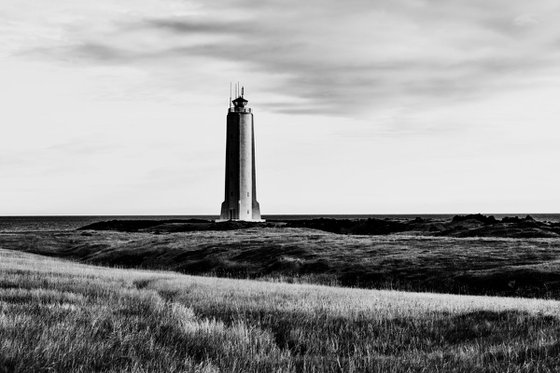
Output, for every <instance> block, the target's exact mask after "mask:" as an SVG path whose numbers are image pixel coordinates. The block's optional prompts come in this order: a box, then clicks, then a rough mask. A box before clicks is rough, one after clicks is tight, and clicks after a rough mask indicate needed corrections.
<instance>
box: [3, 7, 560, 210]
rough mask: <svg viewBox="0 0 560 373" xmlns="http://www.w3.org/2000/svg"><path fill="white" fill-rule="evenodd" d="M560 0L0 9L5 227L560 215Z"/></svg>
mask: <svg viewBox="0 0 560 373" xmlns="http://www.w3.org/2000/svg"><path fill="white" fill-rule="evenodd" d="M559 18H560V3H559V2H558V1H556V0H554V1H550V0H540V1H538V2H532V1H526V0H445V1H444V0H348V1H344V2H341V1H334V0H321V1H319V0H308V1H305V2H301V1H295V0H284V1H271V0H260V1H248V0H216V1H212V2H208V1H199V0H119V1H114V0H96V1H79V0H49V1H43V2H40V3H38V2H37V1H31V0H2V6H1V7H0V19H1V20H2V22H0V35H1V37H0V100H1V101H0V102H1V104H0V215H50V214H84V215H93V214H100V215H105V214H116V215H122V214H148V215H149V214H165V215H167V214H179V215H192V214H212V215H215V214H219V209H220V204H221V202H222V200H223V193H224V190H223V189H224V172H225V130H226V128H225V120H226V114H227V108H228V100H229V86H230V82H238V81H239V82H241V84H242V85H244V86H245V98H247V99H248V100H249V106H250V107H251V108H252V109H253V113H254V118H255V135H256V156H257V161H256V163H257V196H258V199H259V202H260V204H261V212H262V213H263V214H264V215H266V214H398V213H413V214H421V213H476V212H482V213H492V212H494V213H516V212H518V213H522V212H528V213H538V212H541V213H559V212H560V193H558V192H559V189H560V176H559V170H560V146H559V145H560V130H559V126H560V120H559V119H560V104H559V102H560V100H559V98H560V24H559V23H558V19H559Z"/></svg>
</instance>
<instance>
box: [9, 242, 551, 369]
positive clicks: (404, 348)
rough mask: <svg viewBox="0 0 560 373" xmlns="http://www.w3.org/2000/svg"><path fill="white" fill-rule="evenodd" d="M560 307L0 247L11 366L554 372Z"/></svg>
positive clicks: (542, 302) (548, 303)
mask: <svg viewBox="0 0 560 373" xmlns="http://www.w3.org/2000/svg"><path fill="white" fill-rule="evenodd" d="M123 240H124V238H123ZM100 251H101V252H102V251H103V250H100ZM559 312H560V302H558V301H552V300H536V299H519V298H492V297H477V296H456V295H445V294H429V293H405V292H397V291H386V290H385V291H380V290H365V289H347V288H337V287H326V286H319V285H304V284H285V283H271V282H264V281H260V282H259V281H249V280H233V279H220V278H210V277H194V276H188V275H182V274H176V273H171V272H154V271H141V270H129V269H128V270H127V269H116V268H104V267H95V266H91V265H84V264H78V263H74V262H70V261H63V260H60V259H54V258H46V257H42V256H38V255H32V254H29V253H23V252H21V251H11V250H5V249H0V371H1V372H62V371H69V372H70V371H71V372H158V371H166V372H397V371H398V372H407V371H408V372H442V371H447V372H451V371H452V372H506V371H507V372H553V371H555V370H556V369H557V367H558V366H559V365H560V358H559V356H560V355H559V352H560V343H559V342H558V340H557V336H558V334H559V333H560V319H559V318H558V317H559Z"/></svg>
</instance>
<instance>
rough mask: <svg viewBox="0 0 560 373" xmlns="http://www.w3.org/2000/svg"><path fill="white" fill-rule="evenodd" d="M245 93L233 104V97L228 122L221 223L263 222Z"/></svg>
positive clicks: (248, 109) (249, 115) (250, 114)
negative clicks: (240, 221)
mask: <svg viewBox="0 0 560 373" xmlns="http://www.w3.org/2000/svg"><path fill="white" fill-rule="evenodd" d="M236 91H238V89H236ZM244 91H245V89H244V88H241V95H238V97H237V98H236V99H235V100H233V101H231V95H230V107H229V109H228V113H227V122H226V127H227V128H226V185H225V197H224V202H223V203H222V209H221V213H220V219H219V220H218V221H226V220H242V221H253V222H262V221H264V220H262V219H261V212H260V207H259V203H258V202H257V180H256V170H255V132H254V126H253V113H252V112H251V109H250V108H249V107H247V103H248V101H247V100H246V99H245V97H244V93H245V92H244ZM232 104H233V106H232Z"/></svg>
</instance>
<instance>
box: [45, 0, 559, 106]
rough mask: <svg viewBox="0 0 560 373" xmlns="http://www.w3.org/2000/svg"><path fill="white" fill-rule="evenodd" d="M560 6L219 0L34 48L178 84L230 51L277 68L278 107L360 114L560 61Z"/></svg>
mask: <svg viewBox="0 0 560 373" xmlns="http://www.w3.org/2000/svg"><path fill="white" fill-rule="evenodd" d="M558 8H559V7H558V6H557V5H554V4H552V3H548V2H545V3H543V5H541V6H539V5H530V4H527V2H524V1H521V0H517V1H508V2H505V1H503V0H494V1H462V0H454V1H429V0H418V1H413V2H409V1H391V2H371V1H365V0H352V1H349V2H347V3H346V2H345V4H344V6H342V5H341V4H339V3H338V2H336V1H318V0H314V1H309V2H306V3H305V4H301V3H296V2H295V1H286V2H282V3H278V2H273V1H261V2H258V4H254V3H253V2H248V1H245V0H223V1H221V2H218V3H212V4H211V5H209V4H204V5H200V4H199V7H198V8H197V12H194V13H192V14H187V15H179V16H177V15H175V14H174V13H173V12H170V13H169V14H167V15H166V14H163V15H161V14H160V15H158V16H155V17H153V16H150V15H147V14H140V15H139V16H136V17H126V18H125V17H122V18H119V17H114V18H112V19H111V21H112V22H111V23H110V26H107V29H106V30H105V32H100V33H98V34H88V33H87V32H86V33H84V34H82V35H81V36H80V38H79V39H77V40H74V42H73V43H72V44H70V45H67V46H63V47H60V46H59V47H57V48H53V49H50V50H49V49H48V48H41V49H35V50H34V52H35V53H43V54H50V55H51V56H52V55H58V56H72V58H75V59H78V60H85V61H86V62H87V61H90V62H91V63H106V64H126V65H139V66H142V68H144V69H147V70H150V69H151V70H154V71H162V70H166V74H161V76H162V78H161V79H168V82H167V83H166V86H168V87H172V88H173V86H174V85H175V87H174V88H175V89H176V90H177V91H180V90H183V89H185V87H184V86H183V82H184V75H185V74H191V75H193V76H195V75H199V76H204V75H205V74H206V75H208V74H209V72H208V71H207V70H205V66H206V63H205V61H208V63H225V64H227V66H228V67H227V69H224V70H223V71H222V73H223V74H224V75H227V74H230V75H232V73H233V74H237V75H241V76H242V77H249V76H251V74H260V76H263V77H266V76H271V77H275V79H271V81H270V84H269V86H268V87H267V86H265V84H263V87H262V89H265V90H268V92H269V93H270V94H275V93H276V94H278V92H281V93H282V92H284V94H283V95H282V96H283V97H281V98H279V97H275V98H274V100H275V101H279V100H281V102H280V104H279V105H276V106H274V108H273V110H291V111H292V112H297V113H309V114H325V113H328V114H330V115H344V116H347V115H358V116H367V115H368V113H369V112H371V110H375V109H376V108H379V107H383V106H385V105H442V104H445V103H446V102H449V101H455V100H467V101H468V100H476V99H480V98H481V97H487V96H492V95H495V94H500V92H503V91H507V90H510V89H513V88H516V89H519V87H520V86H522V85H523V84H527V83H524V82H526V81H527V79H530V78H531V76H532V74H534V73H538V72H539V71H541V70H543V69H547V68H548V69H551V68H554V67H555V66H556V65H557V62H558V54H557V53H556V52H555V51H552V50H551V45H553V43H555V41H554V38H553V36H552V34H550V33H549V32H548V31H550V30H551V28H555V27H556V26H555V23H553V21H554V17H551V16H550V14H554V13H556V14H557V12H558ZM537 19H538V21H537ZM554 22H555V21H554ZM232 66H233V67H232ZM236 70H237V71H236ZM171 71H173V72H171ZM214 72H215V71H214ZM233 78H235V77H233ZM249 80H250V79H249ZM349 107H351V109H352V110H341V108H349Z"/></svg>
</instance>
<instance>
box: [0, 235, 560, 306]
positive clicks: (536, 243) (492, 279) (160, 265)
mask: <svg viewBox="0 0 560 373" xmlns="http://www.w3.org/2000/svg"><path fill="white" fill-rule="evenodd" d="M2 247H3V248H7V249H15V250H21V251H26V252H32V253H37V254H42V255H49V256H56V257H63V258H70V259H74V260H78V261H81V262H85V263H91V264H102V265H111V266H122V267H129V268H131V267H132V268H137V267H140V268H150V269H170V270H174V271H177V272H181V273H188V274H211V275H216V276H221V277H234V278H281V279H283V280H284V281H291V282H312V283H322V284H338V285H343V286H350V287H363V288H380V289H400V290H409V291H435V292H444V293H458V294H480V295H504V296H523V297H539V298H556V299H560V239H558V238H532V239H529V238H523V239H521V238H516V239H512V238H450V237H417V236H399V235H390V236H359V235H352V236H347V235H339V234H334V233H327V232H323V231H318V230H312V229H302V228H282V229H277V228H252V229H243V230H236V231H221V232H218V231H211V232H189V233H168V234H152V233H119V232H96V231H87V232H37V233H19V234H0V248H2Z"/></svg>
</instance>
